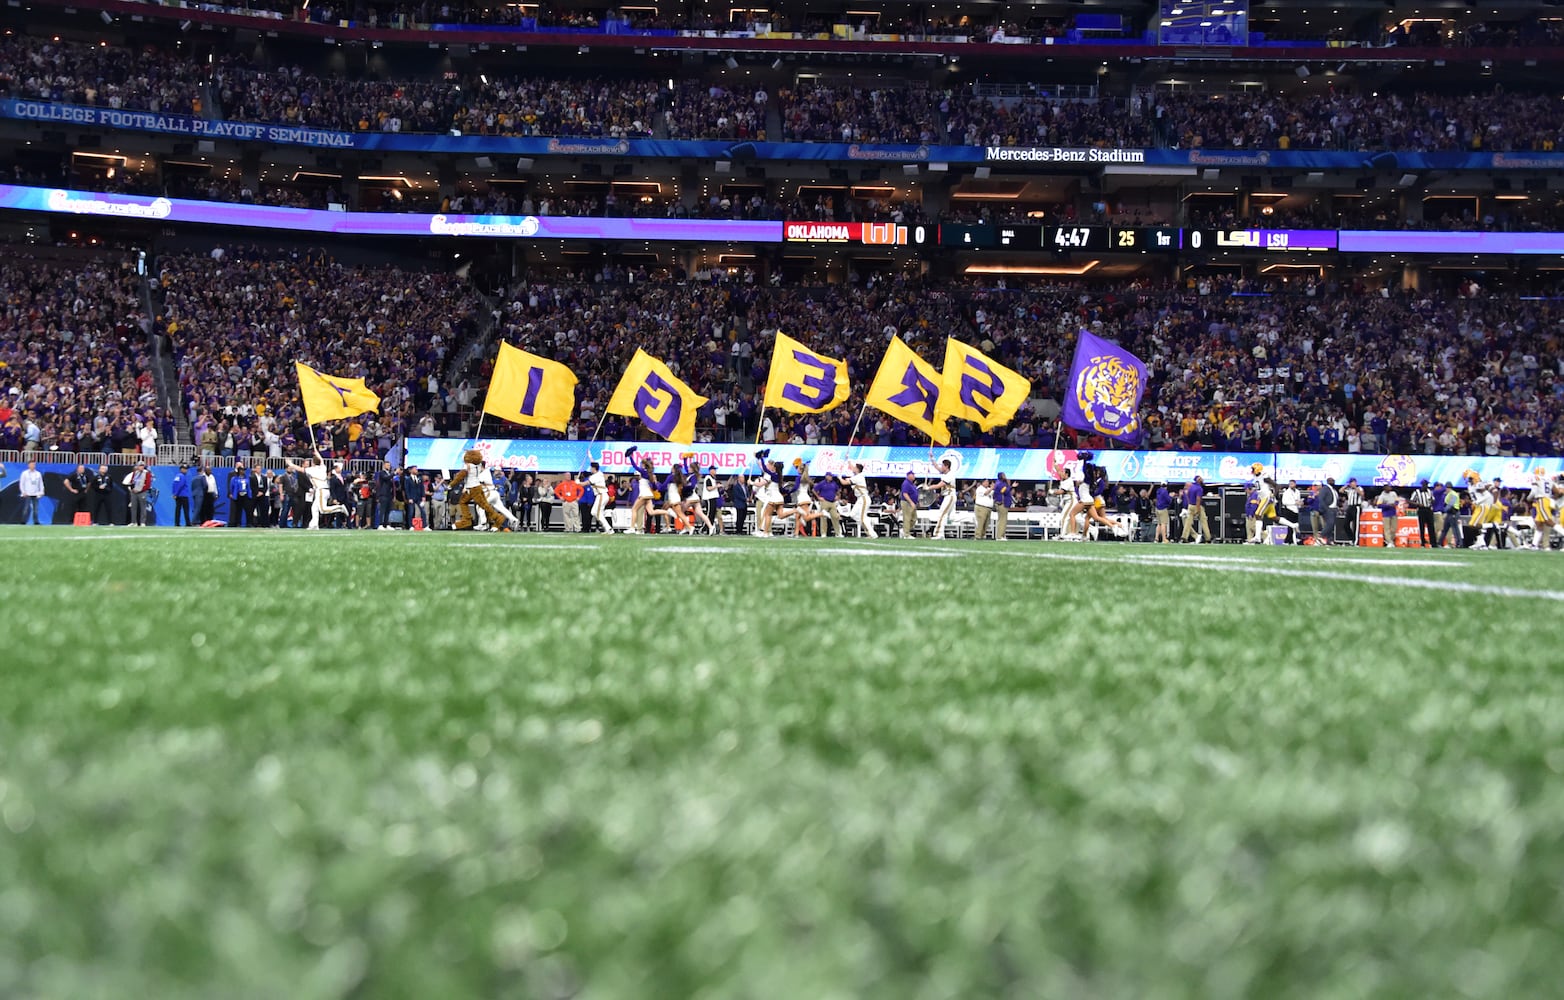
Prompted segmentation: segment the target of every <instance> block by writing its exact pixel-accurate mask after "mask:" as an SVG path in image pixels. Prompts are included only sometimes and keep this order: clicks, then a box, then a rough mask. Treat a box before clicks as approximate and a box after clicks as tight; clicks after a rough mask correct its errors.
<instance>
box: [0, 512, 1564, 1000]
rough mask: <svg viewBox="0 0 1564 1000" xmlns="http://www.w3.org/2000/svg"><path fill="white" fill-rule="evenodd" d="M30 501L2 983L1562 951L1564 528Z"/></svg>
mask: <svg viewBox="0 0 1564 1000" xmlns="http://www.w3.org/2000/svg"><path fill="white" fill-rule="evenodd" d="M844 548H845V549H849V550H851V551H849V552H847V553H845V554H843V553H842V552H841V551H840V550H841V549H844ZM0 551H3V552H4V553H6V555H7V559H6V563H7V565H8V567H9V570H10V571H9V572H8V573H6V574H4V576H3V577H0V635H3V636H4V637H5V639H4V658H3V661H0V995H5V996H41V997H72V998H86V997H114V998H123V997H126V996H156V997H160V998H178V997H217V996H221V997H223V998H225V1000H238V998H246V997H256V998H275V997H281V996H287V997H296V998H311V997H338V996H363V997H402V996H406V997H442V998H448V997H465V996H474V997H493V996H519V997H554V996H560V997H563V996H584V997H601V998H650V997H696V996H700V997H755V998H776V997H806V998H811V1000H819V998H827V997H894V998H898V1000H904V998H935V997H950V998H968V997H978V996H1006V997H1050V998H1057V997H1075V996H1079V997H1113V998H1120V997H1169V998H1173V997H1189V998H1197V997H1198V998H1224V997H1268V998H1283V997H1367V996H1374V997H1403V996H1404V997H1428V996H1457V995H1459V996H1477V997H1487V996H1492V997H1514V996H1523V995H1545V994H1549V993H1551V992H1553V991H1555V990H1556V989H1557V984H1558V983H1559V982H1560V981H1564V947H1561V945H1564V940H1561V937H1564V935H1561V932H1560V928H1564V896H1561V893H1560V889H1559V886H1560V885H1561V884H1564V780H1561V776H1560V772H1564V668H1561V665H1560V664H1561V662H1564V657H1561V656H1560V655H1559V654H1558V650H1559V649H1561V648H1564V622H1561V620H1560V610H1561V604H1560V603H1559V602H1560V599H1561V598H1564V559H1560V558H1557V557H1556V556H1553V555H1547V554H1540V553H1515V554H1498V553H1475V554H1455V553H1439V554H1434V553H1421V552H1411V553H1394V552H1392V553H1379V552H1375V551H1364V550H1348V551H1329V552H1314V551H1309V552H1297V551H1288V550H1266V551H1253V550H1250V551H1240V550H1237V549H1235V548H1226V547H1211V548H1207V547H1205V546H1200V547H1193V548H1191V547H1183V548H1176V549H1175V548H1174V547H1172V546H1156V547H1152V546H1133V547H1113V546H1082V545H1075V546H1068V545H1043V544H1022V543H1015V544H1007V545H1004V546H996V545H994V544H992V543H988V544H984V545H975V544H973V543H970V542H968V543H956V542H947V543H929V542H922V543H904V542H879V543H869V542H857V541H853V540H847V541H844V542H834V541H832V540H821V541H813V540H798V541H789V540H782V539H777V540H773V541H764V540H756V539H705V538H700V539H678V538H626V537H614V538H600V537H582V538H564V537H562V536H557V535H556V536H549V537H547V538H545V539H538V538H536V537H529V536H493V535H482V536H479V535H471V534H466V535H460V536H453V535H450V534H439V535H433V534H425V535H418V536H409V535H406V534H394V535H393V534H391V533H387V532H374V533H350V532H342V533H332V532H326V533H308V534H306V533H303V532H297V533H295V532H271V533H266V532H249V531H234V532H222V531H210V532H194V533H171V532H166V531H147V532H131V531H123V530H121V531H108V530H99V531H97V532H93V531H74V530H69V529H60V530H49V529H43V530H40V529H32V530H21V529H6V530H0ZM1277 570H1280V571H1282V572H1281V573H1275V572H1273V571H1277ZM1415 581H1425V583H1424V585H1422V586H1421V587H1419V586H1413V585H1409V584H1411V583H1415ZM1450 584H1453V585H1456V586H1466V587H1468V588H1476V589H1475V590H1471V589H1469V590H1467V591H1464V592H1463V591H1460V590H1449V589H1442V588H1445V587H1446V586H1447V585H1450ZM1482 588H1493V589H1492V590H1483V589H1482ZM1501 588H1509V589H1508V590H1503V589H1501Z"/></svg>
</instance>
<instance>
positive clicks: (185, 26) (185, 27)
mask: <svg viewBox="0 0 1564 1000" xmlns="http://www.w3.org/2000/svg"><path fill="white" fill-rule="evenodd" d="M179 30H180V31H189V30H190V22H189V21H180V22H179Z"/></svg>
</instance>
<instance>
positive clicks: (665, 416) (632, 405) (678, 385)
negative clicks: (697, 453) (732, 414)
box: [608, 348, 706, 444]
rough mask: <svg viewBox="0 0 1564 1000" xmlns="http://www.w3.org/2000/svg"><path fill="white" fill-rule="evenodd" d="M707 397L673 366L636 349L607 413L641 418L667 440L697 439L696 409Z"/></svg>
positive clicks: (687, 440)
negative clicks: (688, 383)
mask: <svg viewBox="0 0 1564 1000" xmlns="http://www.w3.org/2000/svg"><path fill="white" fill-rule="evenodd" d="M705 403H706V397H705V396H702V395H701V394H700V393H698V392H696V391H695V390H694V389H691V388H690V387H689V386H687V385H685V384H684V383H683V382H682V381H680V380H679V377H678V376H677V375H675V374H674V373H673V369H671V368H669V367H668V366H667V365H665V364H663V363H662V362H661V361H658V360H657V359H656V358H654V357H652V356H651V355H650V354H647V353H646V352H645V351H643V350H641V349H640V348H637V349H636V352H635V357H633V358H631V359H630V366H629V367H628V368H626V369H625V373H624V375H622V376H620V379H619V386H618V388H616V389H615V390H614V395H613V397H612V398H611V399H609V401H608V412H609V413H617V414H619V415H620V416H623V417H640V418H641V423H642V424H644V425H646V429H647V430H649V431H651V432H652V433H653V434H656V435H657V436H658V437H660V438H662V439H663V440H665V441H674V442H677V443H679V444H693V443H694V442H695V411H696V410H698V409H700V408H701V407H702V406H703V405H705Z"/></svg>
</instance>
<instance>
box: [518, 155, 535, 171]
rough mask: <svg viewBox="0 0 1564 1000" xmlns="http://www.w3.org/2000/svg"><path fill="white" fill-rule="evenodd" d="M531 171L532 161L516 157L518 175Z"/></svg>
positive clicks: (523, 157) (527, 158)
mask: <svg viewBox="0 0 1564 1000" xmlns="http://www.w3.org/2000/svg"><path fill="white" fill-rule="evenodd" d="M531 169H532V160H531V159H530V158H529V157H525V156H518V157H516V172H517V173H518V174H524V173H526V172H527V171H529V170H531Z"/></svg>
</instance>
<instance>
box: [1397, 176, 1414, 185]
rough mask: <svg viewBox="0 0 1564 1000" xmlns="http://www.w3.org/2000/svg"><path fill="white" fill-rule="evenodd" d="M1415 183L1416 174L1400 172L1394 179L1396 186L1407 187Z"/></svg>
mask: <svg viewBox="0 0 1564 1000" xmlns="http://www.w3.org/2000/svg"><path fill="white" fill-rule="evenodd" d="M1416 183H1417V175H1416V174H1402V175H1401V178H1400V179H1399V180H1397V181H1396V186H1397V187H1404V188H1409V187H1411V186H1412V185H1413V184H1416Z"/></svg>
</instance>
